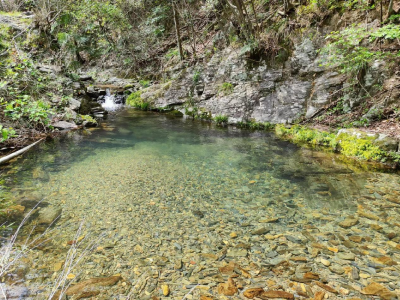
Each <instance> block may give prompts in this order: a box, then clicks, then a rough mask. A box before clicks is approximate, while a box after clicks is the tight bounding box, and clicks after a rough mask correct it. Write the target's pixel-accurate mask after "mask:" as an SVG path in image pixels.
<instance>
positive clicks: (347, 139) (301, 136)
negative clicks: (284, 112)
mask: <svg viewBox="0 0 400 300" xmlns="http://www.w3.org/2000/svg"><path fill="white" fill-rule="evenodd" d="M275 132H276V134H277V135H278V136H281V137H283V138H286V139H289V140H291V141H293V142H295V143H299V144H310V145H314V146H315V145H318V146H324V147H328V148H330V149H332V150H334V151H339V152H341V153H342V154H344V155H346V156H350V157H355V158H359V159H362V160H371V161H381V162H384V161H386V160H387V159H390V160H392V161H394V162H398V161H400V155H398V153H396V152H386V151H384V150H382V149H380V148H379V146H378V145H376V144H375V142H374V138H373V137H361V138H359V137H357V136H355V135H351V134H348V133H345V132H343V133H340V134H339V135H336V134H334V133H329V132H324V131H319V130H316V129H312V128H307V127H304V126H298V125H296V126H291V127H286V126H285V125H277V126H276V129H275Z"/></svg>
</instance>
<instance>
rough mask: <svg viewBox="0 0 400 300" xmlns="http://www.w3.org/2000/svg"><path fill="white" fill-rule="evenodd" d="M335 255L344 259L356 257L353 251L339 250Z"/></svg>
mask: <svg viewBox="0 0 400 300" xmlns="http://www.w3.org/2000/svg"><path fill="white" fill-rule="evenodd" d="M337 257H338V258H340V259H344V260H355V259H356V256H355V255H354V253H343V252H340V253H338V254H337Z"/></svg>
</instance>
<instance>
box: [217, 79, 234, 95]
mask: <svg viewBox="0 0 400 300" xmlns="http://www.w3.org/2000/svg"><path fill="white" fill-rule="evenodd" d="M233 88H234V87H233V84H232V83H230V82H224V83H223V84H221V85H220V86H219V87H218V92H219V93H222V94H224V95H225V96H226V95H229V94H232V92H233Z"/></svg>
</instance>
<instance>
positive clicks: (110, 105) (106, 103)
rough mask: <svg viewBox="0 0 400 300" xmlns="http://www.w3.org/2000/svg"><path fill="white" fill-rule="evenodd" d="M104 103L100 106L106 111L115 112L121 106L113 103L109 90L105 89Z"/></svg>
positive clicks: (113, 98) (112, 96)
mask: <svg viewBox="0 0 400 300" xmlns="http://www.w3.org/2000/svg"><path fill="white" fill-rule="evenodd" d="M104 100H105V101H104V103H103V104H102V105H101V106H102V107H103V108H104V109H105V110H107V111H115V110H117V109H118V108H120V107H121V104H116V103H115V96H114V95H111V92H110V89H106V95H105V97H104Z"/></svg>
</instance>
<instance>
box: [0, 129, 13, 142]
mask: <svg viewBox="0 0 400 300" xmlns="http://www.w3.org/2000/svg"><path fill="white" fill-rule="evenodd" d="M14 136H15V130H14V129H12V128H5V127H3V125H1V124H0V143H4V142H5V141H7V140H8V139H9V138H12V137H14Z"/></svg>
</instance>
